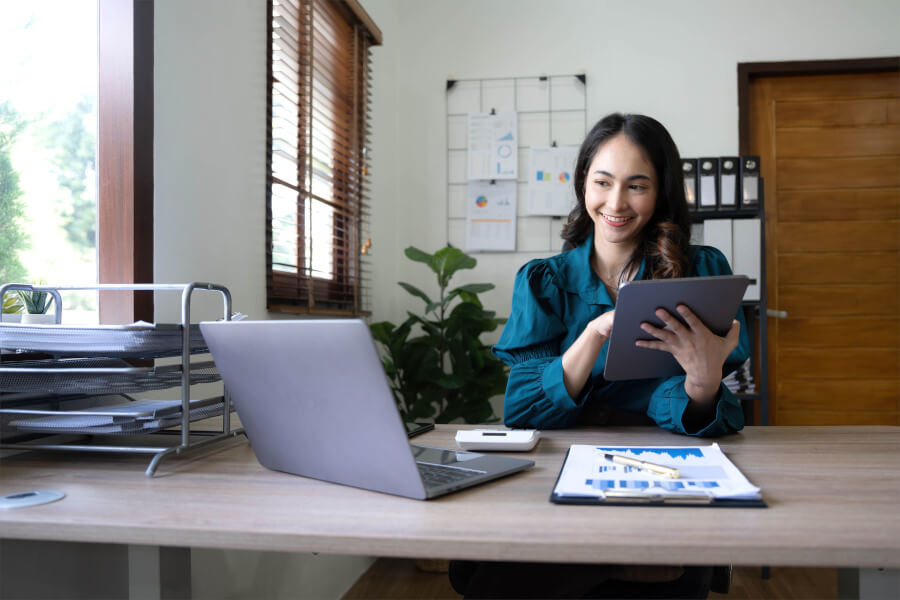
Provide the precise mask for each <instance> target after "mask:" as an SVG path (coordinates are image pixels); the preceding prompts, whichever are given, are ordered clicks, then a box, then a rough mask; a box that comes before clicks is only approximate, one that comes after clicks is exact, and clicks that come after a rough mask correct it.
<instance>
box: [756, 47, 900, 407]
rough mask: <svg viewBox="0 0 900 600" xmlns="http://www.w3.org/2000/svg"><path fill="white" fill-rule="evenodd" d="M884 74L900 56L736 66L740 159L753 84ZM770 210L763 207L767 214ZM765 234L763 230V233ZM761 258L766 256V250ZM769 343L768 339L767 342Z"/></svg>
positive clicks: (896, 66)
mask: <svg viewBox="0 0 900 600" xmlns="http://www.w3.org/2000/svg"><path fill="white" fill-rule="evenodd" d="M885 71H896V72H898V73H900V56H892V57H877V58H855V59H835V60H806V61H783V62H752V63H738V147H739V152H740V154H741V155H742V156H747V155H752V154H753V151H752V150H751V149H750V86H751V84H752V83H753V80H755V79H757V78H762V77H778V76H785V77H795V76H804V75H847V74H857V73H877V72H885ZM768 208H769V207H766V209H767V210H768ZM764 231H765V230H764ZM762 239H763V244H764V245H765V243H766V241H765V240H766V236H765V234H763V237H762ZM763 252H764V254H767V253H768V252H767V250H766V249H765V246H764V247H763ZM762 276H763V277H764V278H766V288H767V289H768V287H769V286H768V277H769V274H768V270H767V269H766V268H765V264H763V268H762ZM760 308H761V310H763V311H765V310H766V308H767V303H766V302H765V301H763V302H762V303H761V304H760ZM767 319H768V315H766V316H763V315H760V331H761V332H765V331H766V330H767V329H768V327H767V323H766V322H767ZM766 339H767V340H768V337H767V338H766ZM767 344H768V341H767ZM760 350H761V353H762V352H765V353H766V355H767V356H768V353H769V348H764V349H763V348H761V349H760ZM768 371H770V369H766V372H761V374H760V388H761V393H762V394H763V395H764V396H765V397H766V401H765V402H763V403H762V406H761V412H762V414H761V422H762V423H763V424H764V425H768V424H769V401H768V400H769V399H768V394H769V386H770V382H769V380H768V379H769V376H768Z"/></svg>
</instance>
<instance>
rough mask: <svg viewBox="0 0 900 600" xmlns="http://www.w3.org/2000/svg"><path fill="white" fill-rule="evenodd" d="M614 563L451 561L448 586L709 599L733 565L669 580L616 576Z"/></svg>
mask: <svg viewBox="0 0 900 600" xmlns="http://www.w3.org/2000/svg"><path fill="white" fill-rule="evenodd" d="M617 571H621V569H620V568H618V567H616V566H615V565H581V564H552V563H515V562H486V561H468V560H453V561H450V570H449V577H450V585H451V586H452V587H453V589H454V590H455V591H456V593H458V594H460V595H461V596H463V597H464V598H623V599H625V598H690V599H703V598H707V597H708V595H709V592H710V591H713V592H717V593H720V594H727V593H728V589H729V587H730V582H731V567H730V566H727V567H696V566H691V567H683V573H682V574H681V576H679V577H677V578H676V579H673V580H670V581H662V582H658V581H635V580H633V579H630V580H623V579H617V578H616V572H617Z"/></svg>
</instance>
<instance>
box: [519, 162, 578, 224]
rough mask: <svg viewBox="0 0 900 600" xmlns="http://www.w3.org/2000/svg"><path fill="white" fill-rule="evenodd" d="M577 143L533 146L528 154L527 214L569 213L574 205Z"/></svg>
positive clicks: (556, 214)
mask: <svg viewBox="0 0 900 600" xmlns="http://www.w3.org/2000/svg"><path fill="white" fill-rule="evenodd" d="M577 160H578V146H561V147H558V148H554V147H550V146H533V147H532V148H531V149H530V151H529V157H528V201H527V203H526V205H525V210H524V211H523V213H524V214H526V215H551V216H562V217H564V216H566V215H568V214H569V213H570V212H571V211H572V209H573V208H575V202H576V200H575V184H574V181H573V179H574V176H575V162H576V161H577Z"/></svg>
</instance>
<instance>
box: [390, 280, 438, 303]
mask: <svg viewBox="0 0 900 600" xmlns="http://www.w3.org/2000/svg"><path fill="white" fill-rule="evenodd" d="M397 285H399V286H400V287H402V288H403V289H404V290H406V291H407V292H409V293H410V294H412V295H413V296H416V297H418V298H421V299H422V300H424V301H425V304H431V298H429V297H428V296H426V295H425V292H423V291H422V290H420V289H419V288H417V287H416V286H414V285H410V284H408V283H404V282H402V281H401V282H399V283H398V284H397Z"/></svg>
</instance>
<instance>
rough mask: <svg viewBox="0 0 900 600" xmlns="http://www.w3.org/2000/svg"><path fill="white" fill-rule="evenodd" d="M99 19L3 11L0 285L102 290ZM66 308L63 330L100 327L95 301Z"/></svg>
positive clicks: (72, 12) (92, 12)
mask: <svg viewBox="0 0 900 600" xmlns="http://www.w3.org/2000/svg"><path fill="white" fill-rule="evenodd" d="M97 14H98V9H97V2H96V0H77V1H73V2H65V3H60V2H6V3H0V283H11V282H20V283H45V284H50V285H59V286H64V285H78V284H90V283H94V282H96V281H97V259H96V242H95V240H96V215H97V176H96V164H97V161H96V150H95V145H96V133H97V77H98V75H97V73H98V68H97V60H96V57H97V52H98V44H97V35H96V34H97ZM60 48H65V49H66V51H65V52H60ZM13 299H14V294H12V293H9V294H8V295H7V297H6V298H5V300H7V301H10V300H13ZM63 303H64V306H63V310H62V318H63V321H64V322H65V323H96V322H97V298H96V294H83V293H70V294H64V295H63ZM56 310H57V308H56V307H54V306H52V305H51V307H50V312H51V313H52V312H55V311H56ZM17 318H19V315H18V314H15V315H5V316H4V317H3V319H4V320H14V319H17Z"/></svg>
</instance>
